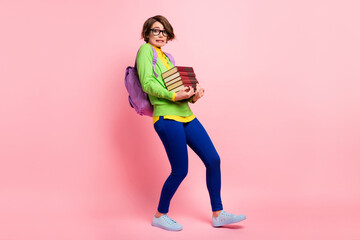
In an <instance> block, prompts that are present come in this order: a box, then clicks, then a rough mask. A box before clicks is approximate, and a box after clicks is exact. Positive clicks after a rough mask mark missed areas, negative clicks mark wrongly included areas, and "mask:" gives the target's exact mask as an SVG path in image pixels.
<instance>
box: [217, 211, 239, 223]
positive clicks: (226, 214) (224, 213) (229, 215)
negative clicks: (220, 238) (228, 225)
mask: <svg viewBox="0 0 360 240" xmlns="http://www.w3.org/2000/svg"><path fill="white" fill-rule="evenodd" d="M220 215H221V216H226V217H234V216H235V215H234V214H231V213H227V212H225V211H222V212H221V213H220ZM220 215H219V217H220ZM218 220H219V221H220V222H223V221H225V220H226V219H224V218H218Z"/></svg>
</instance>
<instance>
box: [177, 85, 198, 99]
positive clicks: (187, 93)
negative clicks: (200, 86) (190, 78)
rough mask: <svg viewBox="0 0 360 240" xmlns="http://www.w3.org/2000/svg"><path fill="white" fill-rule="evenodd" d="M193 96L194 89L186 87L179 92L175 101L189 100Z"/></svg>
mask: <svg viewBox="0 0 360 240" xmlns="http://www.w3.org/2000/svg"><path fill="white" fill-rule="evenodd" d="M192 95H194V88H192V87H184V88H183V89H181V90H180V91H178V92H177V93H176V95H175V101H179V100H183V99H188V98H190V97H191V96H192Z"/></svg>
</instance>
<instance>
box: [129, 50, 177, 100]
mask: <svg viewBox="0 0 360 240" xmlns="http://www.w3.org/2000/svg"><path fill="white" fill-rule="evenodd" d="M152 60H153V52H152V49H151V46H150V45H148V44H143V45H142V46H141V47H140V49H139V52H138V55H137V57H136V67H137V72H138V74H139V79H140V83H141V86H142V88H143V90H144V92H146V93H147V94H149V95H152V96H155V97H157V98H165V99H168V100H170V101H171V100H172V97H173V94H174V93H173V92H170V91H168V90H167V89H166V88H164V87H163V86H162V85H161V84H160V83H159V82H158V80H157V79H156V77H155V75H154V70H153V65H152Z"/></svg>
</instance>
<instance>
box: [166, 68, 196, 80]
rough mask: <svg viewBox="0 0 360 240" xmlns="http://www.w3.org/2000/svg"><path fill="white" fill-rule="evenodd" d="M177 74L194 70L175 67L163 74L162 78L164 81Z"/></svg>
mask: <svg viewBox="0 0 360 240" xmlns="http://www.w3.org/2000/svg"><path fill="white" fill-rule="evenodd" d="M176 72H194V69H193V68H192V67H183V66H175V67H173V68H170V69H169V70H167V71H166V72H164V73H162V74H161V76H162V78H163V79H165V78H167V77H168V76H170V75H172V74H174V73H176Z"/></svg>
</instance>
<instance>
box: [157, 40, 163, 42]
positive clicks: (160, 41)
mask: <svg viewBox="0 0 360 240" xmlns="http://www.w3.org/2000/svg"><path fill="white" fill-rule="evenodd" d="M156 42H164V40H156Z"/></svg>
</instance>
